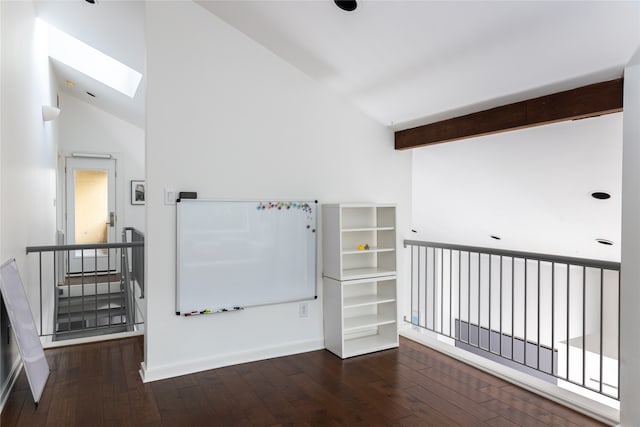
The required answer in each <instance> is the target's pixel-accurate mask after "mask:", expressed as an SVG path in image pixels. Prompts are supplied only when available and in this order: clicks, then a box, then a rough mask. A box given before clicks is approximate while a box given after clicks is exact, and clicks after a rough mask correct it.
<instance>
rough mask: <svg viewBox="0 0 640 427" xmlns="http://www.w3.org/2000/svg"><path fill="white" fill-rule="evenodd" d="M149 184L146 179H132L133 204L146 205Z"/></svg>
mask: <svg viewBox="0 0 640 427" xmlns="http://www.w3.org/2000/svg"><path fill="white" fill-rule="evenodd" d="M146 190H147V185H146V184H145V182H144V181H140V180H132V181H131V204H132V205H144V201H145V196H146Z"/></svg>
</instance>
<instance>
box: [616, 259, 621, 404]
mask: <svg viewBox="0 0 640 427" xmlns="http://www.w3.org/2000/svg"><path fill="white" fill-rule="evenodd" d="M621 295H622V289H621V288H620V271H618V362H617V364H616V366H617V369H618V388H617V390H618V393H617V398H618V400H619V399H620V301H621V299H620V297H621Z"/></svg>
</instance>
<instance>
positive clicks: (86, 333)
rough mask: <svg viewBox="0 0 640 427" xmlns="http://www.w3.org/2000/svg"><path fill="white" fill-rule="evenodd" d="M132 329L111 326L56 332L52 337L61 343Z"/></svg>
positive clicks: (123, 326)
mask: <svg viewBox="0 0 640 427" xmlns="http://www.w3.org/2000/svg"><path fill="white" fill-rule="evenodd" d="M131 330H132V327H131V326H127V325H122V326H120V325H118V326H115V325H114V326H111V327H109V328H99V329H88V330H87V329H82V330H72V331H64V330H62V331H58V332H57V333H56V334H55V335H54V338H53V339H54V341H62V340H69V339H72V338H84V337H94V336H97V335H107V334H115V333H117V332H127V331H131Z"/></svg>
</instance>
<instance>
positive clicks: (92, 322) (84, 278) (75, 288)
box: [26, 231, 144, 340]
mask: <svg viewBox="0 0 640 427" xmlns="http://www.w3.org/2000/svg"><path fill="white" fill-rule="evenodd" d="M123 232H124V231H123ZM129 250H132V251H133V250H138V251H141V253H142V254H143V255H142V256H144V241H137V242H120V243H94V244H70V245H44V246H29V247H27V248H26V251H27V254H32V253H37V254H38V260H37V262H38V269H39V274H38V280H39V283H38V290H39V296H38V303H39V319H37V320H38V322H37V324H38V325H37V326H39V330H38V332H39V334H40V336H42V337H45V336H51V337H53V339H54V340H59V339H66V338H76V337H83V336H92V335H101V334H105V333H107V334H108V333H114V332H124V331H128V330H129V331H130V330H133V327H134V326H135V325H138V324H141V322H140V321H138V319H136V318H135V312H136V309H135V303H134V294H135V292H134V290H133V286H134V285H133V280H132V276H131V275H130V273H129V262H128V251H129ZM74 251H78V252H76V253H77V254H79V255H80V258H81V267H80V270H81V271H80V272H78V273H74V274H69V273H68V271H69V270H70V268H69V259H70V254H71V252H74ZM85 254H87V256H88V257H91V256H93V257H94V259H97V258H98V256H99V255H104V256H106V258H107V266H108V268H107V271H104V272H98V271H95V266H96V263H94V268H93V270H86V269H85V261H86V260H85ZM105 254H106V255H105ZM112 257H116V258H113V259H117V257H119V258H120V263H119V270H120V271H118V267H116V268H114V269H110V268H109V267H111V262H110V260H111V259H112ZM47 258H48V259H47ZM59 259H62V260H66V264H65V263H59V262H57V260H59ZM60 265H66V269H65V270H66V271H64V272H63V274H60V272H59V271H58V270H59V269H60V268H61V267H60ZM62 268H64V267H62ZM118 274H119V275H120V277H119V278H118V277H117V275H118ZM114 286H115V287H116V288H115V290H114ZM31 289H33V287H31Z"/></svg>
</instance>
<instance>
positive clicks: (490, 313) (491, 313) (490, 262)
mask: <svg viewBox="0 0 640 427" xmlns="http://www.w3.org/2000/svg"><path fill="white" fill-rule="evenodd" d="M492 269H493V264H492V259H491V254H489V353H491V352H492V351H491V317H493V311H491V288H492V287H493V283H491V270H492Z"/></svg>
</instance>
